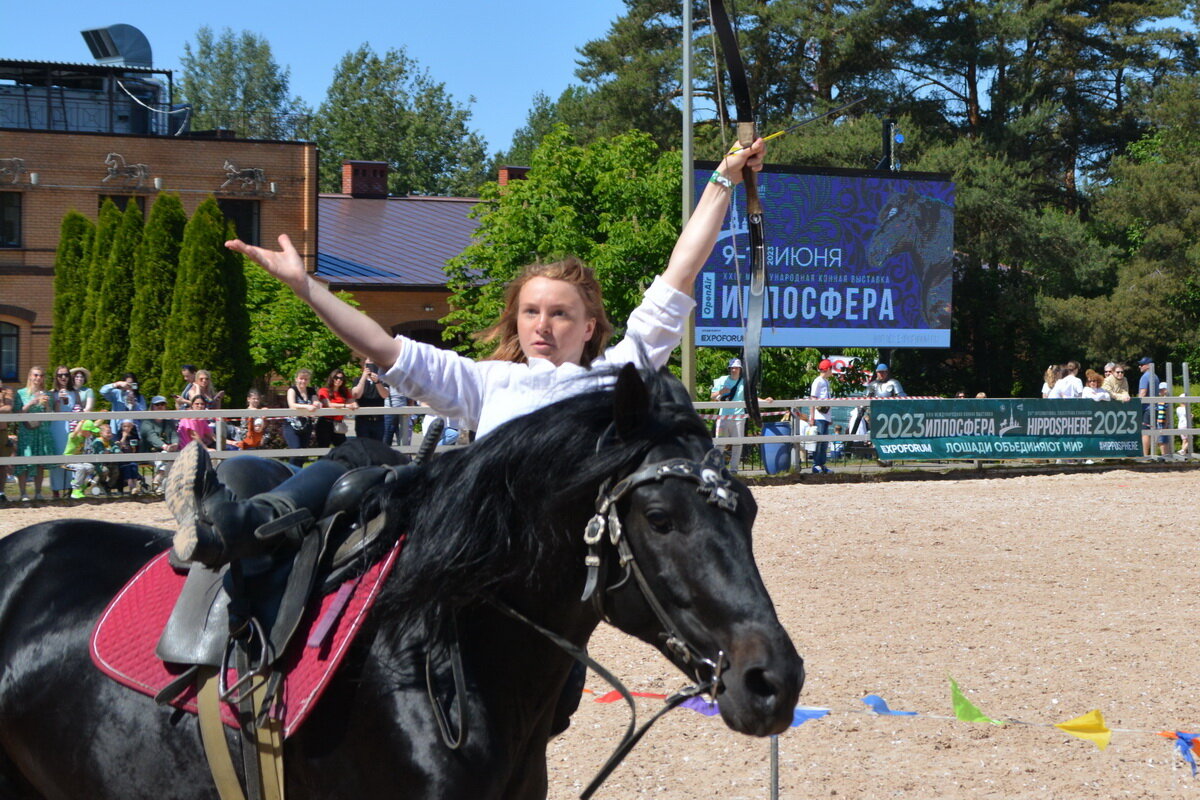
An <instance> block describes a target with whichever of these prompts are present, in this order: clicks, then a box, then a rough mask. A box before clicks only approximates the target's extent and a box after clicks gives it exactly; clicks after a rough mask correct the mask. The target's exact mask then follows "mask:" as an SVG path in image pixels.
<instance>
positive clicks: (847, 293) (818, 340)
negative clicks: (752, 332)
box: [695, 162, 954, 348]
mask: <svg viewBox="0 0 1200 800" xmlns="http://www.w3.org/2000/svg"><path fill="white" fill-rule="evenodd" d="M715 167H716V164H715V163H712V162H707V163H706V162H697V165H696V191H697V198H698V197H699V193H700V192H701V191H703V189H704V187H705V186H706V185H707V181H708V177H709V175H711V174H712V170H713V169H714V168H715ZM758 182H759V193H760V194H761V195H762V199H763V206H764V207H765V208H766V225H765V227H766V237H765V238H766V254H767V290H766V298H765V303H764V306H765V308H764V315H763V331H762V344H763V345H764V346H767V347H816V348H826V347H839V346H840V347H949V346H950V311H951V308H952V292H951V289H952V286H953V272H954V270H953V251H954V184H953V183H951V182H950V180H949V179H948V176H946V175H940V174H935V173H916V172H874V171H863V170H837V169H792V168H788V167H779V166H767V167H766V168H765V169H764V170H763V171H762V172H760V173H759V178H758ZM745 202H746V195H745V191H744V190H743V189H742V188H741V187H740V186H739V187H737V189H736V191H735V193H734V207H733V212H732V213H731V214H730V216H729V217H728V219H727V221H726V225H725V228H724V229H723V230H722V231H721V235H720V237H719V238H718V240H717V245H716V247H715V248H713V253H712V255H711V256H710V257H709V259H708V262H707V263H706V264H705V265H704V269H703V270H702V271H701V273H700V276H699V277H698V278H697V281H696V291H695V297H696V302H697V307H696V345H697V346H699V347H736V346H740V345H741V343H742V331H743V330H744V314H745V312H744V310H743V309H744V308H745V307H746V297H747V294H748V293H749V270H748V266H749V236H748V235H747V229H746V219H745V216H746V206H745ZM739 267H740V269H739Z"/></svg>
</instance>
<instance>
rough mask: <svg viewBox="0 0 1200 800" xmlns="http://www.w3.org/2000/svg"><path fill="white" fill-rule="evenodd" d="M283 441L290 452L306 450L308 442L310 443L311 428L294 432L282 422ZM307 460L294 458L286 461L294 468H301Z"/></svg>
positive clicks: (288, 424)
mask: <svg viewBox="0 0 1200 800" xmlns="http://www.w3.org/2000/svg"><path fill="white" fill-rule="evenodd" d="M283 440H284V441H285V442H287V446H288V448H289V449H291V450H300V449H302V448H307V447H308V446H309V442H310V441H312V428H305V429H304V430H299V431H298V430H296V429H295V428H293V427H292V425H291V423H290V422H288V421H287V420H284V421H283ZM307 460H308V459H307V458H306V457H305V456H294V457H292V458H289V459H288V463H289V464H291V465H292V466H295V467H303V466H304V462H305V461H307Z"/></svg>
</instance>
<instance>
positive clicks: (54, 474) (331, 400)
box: [0, 361, 413, 503]
mask: <svg viewBox="0 0 1200 800" xmlns="http://www.w3.org/2000/svg"><path fill="white" fill-rule="evenodd" d="M362 366H363V369H362V374H361V375H360V377H359V378H358V379H357V380H356V381H353V385H351V382H350V381H348V380H347V375H346V372H345V370H342V369H336V370H334V371H333V372H331V373H330V374H329V376H328V378H327V379H326V381H325V385H324V386H322V387H320V388H319V389H318V388H316V387H313V386H312V385H310V384H311V381H312V373H311V371H309V370H306V369H302V370H299V371H298V372H297V373H296V375H295V376H294V378H293V381H292V383H291V384H290V385H289V386H288V388H287V390H286V392H285V394H284V398H283V401H282V402H281V403H280V405H285V406H286V407H287V408H290V409H293V410H295V411H297V412H299V413H298V414H297V415H296V416H293V417H287V418H267V417H263V416H257V415H251V416H245V417H237V418H225V437H224V439H219V438H218V431H217V420H216V419H215V418H212V417H200V416H197V417H189V418H183V419H176V418H166V419H155V418H150V419H128V418H116V419H113V420H111V422H110V421H109V420H100V419H93V418H91V417H90V416H89V414H91V413H92V412H95V411H113V412H117V413H119V412H122V411H138V412H142V411H151V412H154V411H163V412H165V411H167V409H168V408H173V409H175V410H180V411H182V410H187V411H194V412H205V411H210V410H214V409H220V408H221V407H222V402H224V401H225V399H226V394H225V392H224V391H223V390H221V389H218V388H217V387H216V386H214V384H213V379H212V375H211V373H210V372H209V371H208V370H205V369H197V368H196V367H195V366H194V365H191V364H185V365H183V366H182V367H181V368H180V374H181V377H182V384H183V386H182V388H181V389H180V390H179V391H178V392H177V393H174V394H172V395H171V398H170V400H168V398H167V397H165V396H164V395H155V396H153V397H150V398H147V397H146V396H145V395H143V394H142V392H141V390H140V386H139V383H138V379H137V376H136V375H135V374H133V373H125V374H124V375H122V376H121V378H120V380H114V381H113V382H111V383H106V384H104V385H103V386H101V387H100V388H99V389H93V388H92V387H91V386H90V385H89V384H90V383H91V381H92V376H91V372H90V371H89V370H88V369H87V368H85V367H75V368H73V369H68V368H67V367H58V368H57V369H55V370H54V371H53V372H52V373H48V372H47V371H46V370H45V369H43V368H42V367H40V366H35V367H32V368H30V370H29V372H28V374H27V376H26V381H25V385H24V386H21V387H19V388H16V389H12V388H8V387H4V386H0V414H10V413H21V414H38V413H43V412H67V413H73V414H77V415H78V419H63V420H54V421H49V420H47V421H45V422H41V421H22V422H19V423H17V422H14V423H3V422H0V457H29V458H37V457H40V456H72V455H92V454H120V453H128V454H134V453H174V452H178V451H179V450H180V449H181V448H182V447H184V446H185V445H187V444H188V443H189V442H191V441H193V440H198V441H200V442H201V443H202V444H203V445H204V446H205V447H208V448H210V449H215V448H217V447H219V446H223V447H225V448H226V449H239V450H252V449H258V448H265V447H274V448H283V447H286V448H289V449H296V450H302V449H310V448H314V447H316V448H328V447H333V446H336V445H338V444H340V443H342V442H344V441H345V440H346V438H347V436H349V435H350V433H351V428H350V424H351V423H350V421H349V420H347V419H346V418H345V417H343V416H340V415H339V416H320V417H318V416H314V415H313V414H312V413H311V412H315V411H319V410H320V409H323V408H342V409H348V410H356V409H359V408H382V407H384V406H390V407H396V408H398V407H402V406H405V405H408V404H409V402H408V399H407V398H405V397H403V396H401V395H399V394H398V393H395V392H392V391H391V390H390V389H389V388H388V386H387V384H385V383H384V382H383V381H382V380H381V378H380V375H379V371H378V368H377V367H376V365H375V364H373V363H371V362H369V361H367V362H364V363H363V365H362ZM245 407H246V409H248V410H257V409H264V408H266V407H267V406H266V403H265V398H264V396H263V394H262V392H260V391H259V390H257V389H251V390H250V391H249V392H248V393H247V395H246V405H245ZM353 426H354V429H353V433H354V435H356V436H358V437H367V438H372V439H379V440H382V441H386V442H388V443H395V444H398V445H407V444H409V442H410V441H411V434H412V429H413V423H412V417H409V416H396V415H387V416H384V415H362V416H356V417H355V418H354V419H353ZM279 438H282V440H283V441H282V442H279V441H278V439H279ZM307 460H308V458H307V457H305V456H295V457H292V458H289V459H288V461H289V462H290V463H292V464H293V465H295V466H297V467H300V466H303V465H304V463H305V462H306V461H307ZM170 464H171V461H170V459H167V458H164V459H162V460H158V461H153V462H149V461H141V462H138V461H129V462H122V461H118V460H105V461H79V462H74V463H67V464H63V465H42V464H22V465H18V466H16V467H14V468H11V477H10V475H9V472H10V469H9V468H8V467H7V466H0V503H5V502H7V498H6V496H5V493H4V492H3V491H2V490H3V488H4V487H5V486H6V485H7V483H8V482H9V481H10V480H12V481H15V483H16V489H17V496H18V497H19V499H20V500H21V501H30V500H41V499H44V497H45V495H44V493H45V492H46V491H47V490H48V493H49V496H50V497H52V498H54V499H64V498H68V497H70V498H84V497H87V496H89V495H91V496H96V495H106V496H107V495H116V494H126V495H138V494H142V493H144V492H145V493H157V492H159V491H160V490H161V488H162V487H163V483H164V479H165V477H166V474H167V472H168V471H169V469H170Z"/></svg>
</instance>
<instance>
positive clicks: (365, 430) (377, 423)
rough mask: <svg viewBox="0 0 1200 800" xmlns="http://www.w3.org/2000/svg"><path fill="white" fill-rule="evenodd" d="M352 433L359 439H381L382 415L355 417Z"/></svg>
mask: <svg viewBox="0 0 1200 800" xmlns="http://www.w3.org/2000/svg"><path fill="white" fill-rule="evenodd" d="M354 435H355V436H356V437H358V438H359V439H375V440H377V441H380V442H382V441H383V417H355V418H354Z"/></svg>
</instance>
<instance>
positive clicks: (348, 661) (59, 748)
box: [0, 365, 804, 800]
mask: <svg viewBox="0 0 1200 800" xmlns="http://www.w3.org/2000/svg"><path fill="white" fill-rule="evenodd" d="M613 380H614V383H613V384H612V385H611V386H610V388H607V389H599V390H595V391H590V392H586V393H583V394H579V395H576V396H574V397H571V398H569V399H566V400H562V401H560V402H558V403H555V404H553V405H550V406H548V407H546V408H544V409H542V410H540V411H538V412H536V413H534V414H530V415H528V416H525V417H519V418H517V419H514V420H512V421H511V422H508V423H507V424H505V425H503V426H502V427H500V428H498V429H496V430H495V431H493V432H491V433H489V434H488V435H487V436H485V437H483V438H481V439H480V440H479V441H477V442H474V443H473V444H471V445H469V446H466V447H461V448H457V449H453V450H450V451H448V452H445V453H442V454H440V455H437V456H436V457H433V458H432V459H430V460H428V461H427V462H425V463H421V464H407V465H402V466H388V467H370V468H369V469H392V470H395V472H396V476H397V477H396V479H395V480H392V481H390V482H381V483H380V484H379V485H378V486H377V487H376V488H375V489H372V490H371V492H372V494H369V495H368V497H367V501H364V502H363V503H362V504H361V509H357V510H356V511H355V515H354V516H355V519H356V522H354V523H353V524H352V525H351V529H352V530H361V531H366V532H367V533H364V534H363V536H364V538H367V536H368V534H369V533H370V532H371V531H375V533H374V534H372V535H375V536H377V537H379V540H380V541H381V542H382V543H383V550H382V552H383V553H386V554H387V558H388V559H390V561H388V563H389V564H393V565H394V566H392V567H391V568H390V572H387V573H385V577H383V578H381V579H380V580H379V581H378V584H379V596H378V601H377V602H375V603H374V605H372V606H370V608H369V610H368V611H365V612H363V614H362V615H361V617H362V619H363V622H362V627H361V629H360V631H359V632H358V634H357V636H356V637H355V638H354V639H353V640H352V642H351V644H349V645H347V647H346V650H347V655H346V656H345V658H344V661H342V663H341V665H340V666H339V667H338V668H337V669H336V671H334V672H333V673H332V675H331V677H330V678H329V683H328V685H327V688H325V690H324V692H323V693H322V694H321V695H320V697H319V699H316V700H314V701H313V705H312V710H311V713H310V714H309V716H308V717H307V721H305V722H304V723H303V724H301V725H299V726H298V727H297V728H296V729H295V730H292V731H291V732H290V733H289V734H288V735H287V738H286V739H284V740H283V744H282V767H281V771H282V775H283V778H284V783H285V785H286V788H287V793H288V796H289V797H290V798H292V800H301V799H303V798H373V797H392V796H403V797H406V798H429V799H430V800H432V799H433V798H439V799H440V798H473V797H479V798H484V797H486V798H544V797H545V796H546V793H547V770H546V746H547V742H548V740H549V739H550V737H551V736H552V735H553V733H554V732H555V731H556V730H561V729H562V728H563V727H565V725H566V723H567V722H568V721H569V714H570V713H571V712H572V711H573V710H574V707H575V704H577V703H578V702H579V698H580V686H581V684H579V683H576V684H572V683H571V682H570V677H571V676H572V674H575V675H576V676H578V670H573V668H572V664H573V658H572V656H573V655H576V656H577V655H579V654H580V653H581V650H582V648H584V647H585V646H586V643H587V641H588V639H589V637H590V636H591V634H592V632H593V630H594V629H595V628H596V627H597V625H598V624H599V623H600V622H601V621H607V622H608V623H610V624H611V625H613V626H615V627H617V628H618V629H620V630H622V631H624V632H626V633H628V634H631V635H633V636H636V637H638V638H640V639H642V640H644V641H646V642H648V643H650V644H652V645H654V646H655V647H657V648H658V649H659V650H660V651H661V652H662V653H663V655H664V656H665V657H666V658H668V659H669V660H670V661H671V662H672V663H674V664H675V665H676V666H677V667H678V668H679V670H680V671H681V672H683V673H684V675H686V676H687V678H688V679H689V680H690V681H693V682H695V685H694V686H692V687H689V688H688V689H683V690H681V691H680V693H679V694H687V695H688V696H692V695H695V694H698V693H701V692H705V693H708V694H710V695H711V696H712V697H713V699H715V701H716V702H717V704H718V706H719V710H720V714H721V717H722V718H723V719H724V721H725V723H726V724H727V725H728V726H729V727H730V728H732V729H733V730H735V731H738V732H741V733H746V734H750V735H755V736H766V735H770V734H776V733H779V732H781V731H783V730H785V729H786V728H787V727H788V726H789V724H790V723H791V722H792V720H793V712H794V709H795V704H796V701H797V699H798V696H799V692H800V688H801V685H802V684H803V680H804V669H803V662H802V661H801V659H800V657H799V656H798V655H797V653H796V650H795V648H794V647H793V645H792V642H791V639H790V638H789V636H788V634H787V632H786V631H785V630H784V629H783V627H782V626H781V624H780V622H779V619H778V617H777V615H776V613H775V608H774V606H773V605H772V603H771V599H770V597H769V595H768V593H767V590H766V587H765V586H764V585H763V582H762V579H761V577H760V575H759V572H758V568H757V566H756V565H755V562H754V557H753V553H752V548H751V527H752V524H753V522H754V518H755V515H756V513H757V507H756V505H755V502H754V499H753V497H752V496H751V494H750V491H749V490H748V489H747V488H746V487H745V486H744V485H743V484H741V483H740V482H739V481H738V480H737V479H736V478H735V477H734V476H732V475H730V474H729V473H728V472H727V471H726V470H725V468H724V466H723V464H722V462H721V460H720V454H719V453H716V454H715V455H714V450H713V444H712V439H711V437H710V434H709V433H708V431H707V428H706V427H705V425H704V423H703V421H702V420H701V419H700V418H699V417H698V416H697V415H696V412H695V411H694V409H693V407H692V404H691V401H690V398H689V397H688V394H687V392H686V390H685V389H684V387H683V385H682V384H680V383H679V381H677V380H675V379H674V378H672V377H671V376H670V375H669V374H666V373H665V371H664V372H662V373H650V372H639V371H638V370H636V369H635V368H633V367H632V366H629V365H627V366H626V367H624V368H622V369H621V370H620V371H619V374H616V375H614V376H613ZM345 446H346V445H343V447H345ZM244 458H247V457H246V456H238V457H236V458H233V459H230V460H229V461H228V462H226V463H223V464H222V465H221V467H220V471H221V474H222V475H223V476H224V475H225V473H226V472H227V471H230V472H232V471H233V470H231V469H228V468H230V467H232V465H233V463H234V462H237V461H239V459H244ZM249 458H253V457H249ZM260 460H262V459H260ZM263 461H265V460H263ZM271 463H277V462H271ZM266 472H269V470H263V471H259V473H258V478H257V480H260V481H261V480H264V478H263V477H262V476H263V475H264V474H265V473H266ZM223 480H229V478H223ZM231 488H233V487H231ZM381 520H382V521H383V524H378V523H379V522H380V521H381ZM343 524H345V521H344V520H342V521H339V522H338V523H337V525H335V526H333V529H334V530H336V529H337V527H338V525H343ZM354 525H361V528H360V529H356V528H354ZM314 530H323V528H322V526H314ZM308 535H314V534H308ZM170 541H171V532H170V531H166V530H159V529H154V528H148V527H141V526H134V525H127V524H119V523H113V522H95V521H87V520H63V521H54V522H46V523H42V524H38V525H34V526H32V527H30V528H26V529H24V530H21V531H17V532H16V533H13V534H12V535H10V536H7V537H5V538H3V539H0V797H15V798H26V797H29V798H35V797H37V798H40V797H80V798H82V797H87V798H89V799H90V800H126V799H127V798H131V797H150V796H163V797H168V796H169V797H174V798H181V799H183V800H199V798H213V797H216V792H215V790H214V780H213V778H212V777H211V776H210V774H209V767H208V765H207V763H206V761H205V757H204V754H203V752H202V749H201V747H200V745H199V740H200V738H201V736H202V733H201V730H200V729H201V725H200V723H199V722H198V721H197V717H195V716H193V715H192V714H190V713H188V712H186V711H184V710H182V709H180V708H175V707H169V706H161V705H157V704H156V703H155V702H154V700H153V699H151V697H149V696H147V695H145V694H141V693H138V692H135V691H132V690H131V689H129V688H126V687H125V686H122V685H120V684H119V683H118V682H117V681H115V680H112V679H111V678H110V677H109V675H106V674H104V673H102V672H101V671H100V669H97V667H96V665H94V664H93V658H94V655H93V654H90V653H89V646H90V644H89V642H90V641H92V642H93V644H92V645H91V646H95V645H94V640H91V639H90V637H91V636H92V631H93V628H95V629H96V630H97V631H99V630H100V628H101V627H103V626H104V625H107V624H109V623H108V622H107V620H108V618H109V617H110V616H111V614H110V613H109V611H110V610H111V609H112V608H113V607H115V606H116V605H117V603H119V599H118V600H117V601H114V602H113V605H112V606H110V605H109V602H110V599H111V598H113V597H114V595H119V594H121V595H123V594H125V593H126V592H128V591H129V586H132V585H135V584H136V583H137V581H136V580H135V581H132V582H131V581H130V579H131V577H132V576H134V575H135V574H144V573H145V572H146V571H147V570H149V569H150V568H151V567H150V565H154V564H155V563H157V562H158V561H160V560H161V561H162V562H163V563H164V564H165V563H166V559H165V551H166V550H167V549H168V548H169V546H170ZM306 541H308V539H301V542H306ZM296 546H297V547H299V548H301V550H302V549H303V547H304V545H303V543H301V544H299V545H296ZM281 549H283V548H282V546H281ZM276 555H277V556H278V554H276ZM262 557H263V556H258V558H262ZM364 560H365V559H364ZM371 563H372V564H374V565H378V564H379V563H380V559H379V557H378V556H376V557H375V558H374V560H373V561H372V562H371ZM163 568H164V569H170V566H169V564H167V565H166V566H164V567H163ZM371 568H374V567H371ZM193 569H195V568H193ZM247 574H249V568H248V567H247ZM368 574H369V573H368ZM320 583H321V582H320V581H317V585H320ZM349 583H353V579H347V580H346V582H345V583H344V584H341V585H342V586H344V585H346V584H349ZM127 584H129V585H127ZM123 586H124V587H125V589H122V587H123ZM325 591H326V594H324V596H323V597H318V598H316V599H317V600H319V601H321V602H325V601H327V600H328V599H329V598H330V597H333V596H336V594H337V593H338V592H339V591H340V590H339V589H337V588H336V587H335V588H331V589H326V590H325ZM317 594H320V592H318V593H317ZM106 609H108V610H106ZM349 614H350V612H349V611H346V612H345V615H347V616H348V615H349ZM98 619H101V620H102V622H101V625H97V620H98ZM301 627H302V628H303V626H301ZM318 627H319V626H318ZM302 633H303V631H302ZM305 635H308V636H311V634H304V635H302V636H300V637H299V642H300V643H304V642H305V638H304V637H305ZM152 641H153V637H152ZM309 641H310V646H311V639H310V640H309ZM572 648H573V649H574V651H575V652H574V653H572V654H571V655H568V653H569V652H571V651H572ZM152 649H153V648H152ZM97 663H99V662H97ZM221 666H222V667H224V663H223V662H222V665H221ZM613 666H617V667H618V671H619V668H620V667H621V666H625V665H613ZM291 679H292V676H290V675H289V677H288V680H287V681H286V682H290V681H291ZM264 713H265V712H264ZM244 719H249V720H253V719H254V713H253V712H251V713H250V714H249V716H248V717H244ZM217 727H218V728H220V726H217ZM223 730H224V737H223V738H224V742H223V743H224V744H235V743H236V741H237V739H236V735H237V734H236V732H235V731H234V730H233V729H232V728H230V727H226V728H224V729H223ZM285 731H286V728H285ZM217 736H218V741H220V740H221V736H220V734H219V733H218V734H217ZM627 741H628V740H627ZM634 741H636V738H634ZM705 757H711V754H705ZM231 766H232V765H231ZM231 772H233V773H244V770H243V769H242V766H241V765H240V764H239V765H238V766H237V767H233V768H232V769H231ZM222 796H224V795H222Z"/></svg>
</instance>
